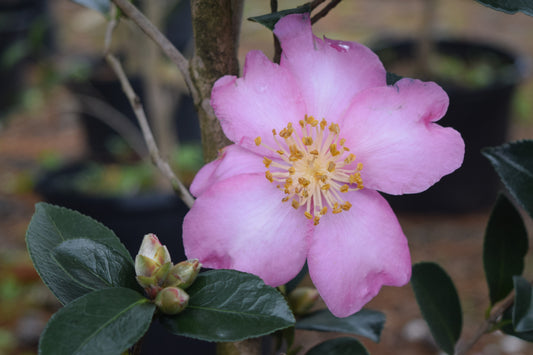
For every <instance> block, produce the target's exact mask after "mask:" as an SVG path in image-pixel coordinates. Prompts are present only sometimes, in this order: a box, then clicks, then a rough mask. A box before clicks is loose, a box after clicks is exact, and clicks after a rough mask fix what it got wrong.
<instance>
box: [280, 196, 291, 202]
mask: <svg viewBox="0 0 533 355" xmlns="http://www.w3.org/2000/svg"><path fill="white" fill-rule="evenodd" d="M287 201H289V196H285V197H284V198H282V199H281V202H287Z"/></svg>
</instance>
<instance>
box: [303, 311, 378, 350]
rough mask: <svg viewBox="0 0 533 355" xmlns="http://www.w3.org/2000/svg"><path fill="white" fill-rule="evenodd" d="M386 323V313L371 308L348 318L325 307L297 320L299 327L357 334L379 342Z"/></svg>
mask: <svg viewBox="0 0 533 355" xmlns="http://www.w3.org/2000/svg"><path fill="white" fill-rule="evenodd" d="M384 325H385V315H384V314H383V313H381V312H378V311H373V310H370V309H363V310H361V311H359V312H357V313H355V314H353V315H351V316H349V317H346V318H337V317H335V316H334V315H333V314H331V312H330V311H329V310H327V309H323V310H319V311H316V312H314V313H311V314H310V315H308V316H305V317H303V318H301V319H299V320H298V321H297V322H296V328H297V329H306V330H316V331H321V332H341V333H349V334H356V335H361V336H364V337H367V338H369V339H371V340H373V341H375V342H379V337H380V335H381V331H382V330H383V326H384Z"/></svg>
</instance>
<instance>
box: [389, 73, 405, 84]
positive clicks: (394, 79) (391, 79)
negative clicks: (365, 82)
mask: <svg viewBox="0 0 533 355" xmlns="http://www.w3.org/2000/svg"><path fill="white" fill-rule="evenodd" d="M402 78H403V77H402V76H399V75H397V74H394V73H389V72H387V85H394V84H396V82H397V81H398V80H401V79H402Z"/></svg>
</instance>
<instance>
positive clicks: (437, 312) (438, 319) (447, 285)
mask: <svg viewBox="0 0 533 355" xmlns="http://www.w3.org/2000/svg"><path fill="white" fill-rule="evenodd" d="M411 286H412V287H413V291H414V293H415V297H416V301H417V303H418V306H419V307H420V310H421V311H422V316H423V317H424V319H425V320H426V322H427V323H428V325H429V329H430V330H431V334H432V335H433V338H435V341H436V342H437V344H438V345H439V346H440V348H441V349H442V350H444V351H445V352H446V353H448V354H453V353H454V348H455V343H456V342H457V340H458V339H459V336H460V334H461V329H462V327H463V314H462V311H461V304H460V302H459V296H458V295H457V291H456V289H455V286H454V284H453V282H452V280H451V278H450V277H449V276H448V274H447V273H446V271H444V270H443V269H442V268H441V267H440V266H439V265H437V264H435V263H429V262H423V263H418V264H415V265H413V275H412V277H411Z"/></svg>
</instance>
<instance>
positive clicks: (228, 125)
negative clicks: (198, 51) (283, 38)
mask: <svg viewBox="0 0 533 355" xmlns="http://www.w3.org/2000/svg"><path fill="white" fill-rule="evenodd" d="M211 105H212V106H213V109H214V111H215V114H216V116H217V117H218V119H219V120H220V123H221V125H222V128H223V130H224V133H225V134H226V136H227V137H228V138H229V139H230V140H232V141H233V142H235V143H237V144H243V145H245V146H248V147H254V148H255V145H254V143H253V140H254V139H255V138H256V137H258V136H261V138H262V139H263V142H265V143H267V144H269V145H270V146H271V147H275V146H276V143H275V141H274V139H273V137H272V129H276V130H277V131H280V130H281V129H282V128H284V127H285V126H286V125H287V123H288V122H294V123H296V122H298V120H301V119H303V118H304V115H305V106H304V102H303V101H302V98H301V95H300V94H299V89H298V87H297V86H296V82H295V81H294V79H293V78H292V75H291V74H290V73H289V72H288V71H287V69H285V68H282V67H280V66H279V65H277V64H274V63H272V62H271V61H270V60H269V59H268V58H267V57H266V56H265V55H264V54H263V53H261V52H260V51H251V52H249V53H248V55H247V56H246V62H245V66H244V72H243V77H242V78H238V79H237V78H236V77H234V76H225V77H222V78H221V79H219V80H218V81H217V82H216V83H215V85H214V87H213V91H212V93H211Z"/></svg>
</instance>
